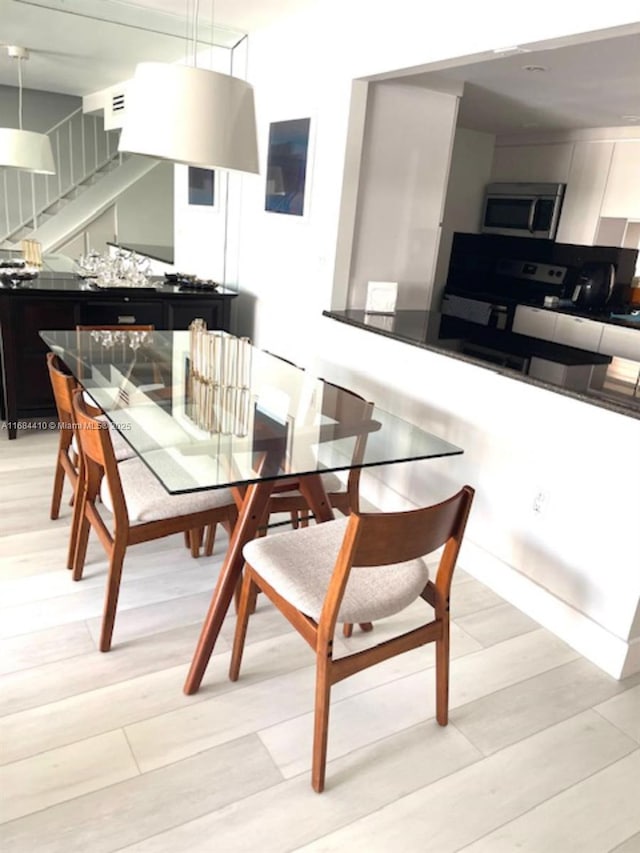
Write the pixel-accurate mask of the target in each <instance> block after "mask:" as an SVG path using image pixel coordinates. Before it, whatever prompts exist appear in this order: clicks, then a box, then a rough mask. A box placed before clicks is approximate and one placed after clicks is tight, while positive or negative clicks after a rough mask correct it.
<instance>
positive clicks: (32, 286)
mask: <svg viewBox="0 0 640 853" xmlns="http://www.w3.org/2000/svg"><path fill="white" fill-rule="evenodd" d="M149 283H150V286H149V287H98V286H97V285H96V284H92V283H90V282H89V281H88V280H87V279H85V278H82V277H80V276H77V275H76V276H73V275H69V274H68V273H53V272H41V273H40V274H39V275H38V277H37V278H33V279H28V280H26V281H22V282H19V283H18V284H16V285H7V284H5V285H2V284H0V293H4V292H11V293H20V292H25V291H26V292H31V291H34V290H42V291H47V292H49V293H51V292H55V293H83V294H87V293H92V294H93V293H95V294H96V296H119V297H125V296H128V297H131V296H136V297H139V296H143V297H147V298H149V297H153V296H156V295H157V296H187V297H191V296H195V297H200V298H207V297H209V296H228V297H232V296H237V293H236V291H235V290H230V289H229V288H227V287H224V286H223V285H218V286H217V288H216V289H215V290H197V289H195V288H194V289H193V290H190V289H189V290H181V289H180V287H179V286H178V285H175V284H166V283H165V279H164V278H163V277H162V276H151V277H150V278H149Z"/></svg>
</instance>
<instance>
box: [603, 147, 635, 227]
mask: <svg viewBox="0 0 640 853" xmlns="http://www.w3.org/2000/svg"><path fill="white" fill-rule="evenodd" d="M600 216H615V217H621V218H624V219H640V140H638V139H629V140H627V141H623V142H616V144H615V146H614V150H613V157H612V158H611V169H610V171H609V176H608V180H607V185H606V189H605V192H604V198H603V201H602V210H601V212H600Z"/></svg>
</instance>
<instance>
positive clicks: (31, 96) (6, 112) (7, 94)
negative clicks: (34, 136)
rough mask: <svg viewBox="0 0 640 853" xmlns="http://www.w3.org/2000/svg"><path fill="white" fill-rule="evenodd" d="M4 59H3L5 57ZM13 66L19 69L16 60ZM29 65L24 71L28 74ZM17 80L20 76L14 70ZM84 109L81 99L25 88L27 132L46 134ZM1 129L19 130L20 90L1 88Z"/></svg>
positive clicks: (16, 70) (9, 87)
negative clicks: (69, 116) (81, 108)
mask: <svg viewBox="0 0 640 853" xmlns="http://www.w3.org/2000/svg"><path fill="white" fill-rule="evenodd" d="M3 59H4V57H3ZM13 65H14V66H16V63H15V61H13ZM28 66H29V63H28V62H27V63H26V67H25V68H24V70H23V76H24V77H26V76H27V73H28ZM15 74H16V80H17V75H18V69H17V66H16V67H15ZM81 106H82V98H76V97H73V96H72V95H59V94H57V93H54V92H42V91H40V90H39V89H23V91H22V118H23V122H22V123H23V127H24V129H25V130H34V131H36V132H37V133H46V131H48V130H50V129H51V128H52V127H53V126H54V125H55V124H57V123H58V122H59V121H62V119H64V118H66V117H67V116H68V115H71V113H72V112H74V111H75V110H77V109H80V107H81ZM0 127H18V88H17V87H13V86H0Z"/></svg>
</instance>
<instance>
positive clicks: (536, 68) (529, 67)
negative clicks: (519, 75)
mask: <svg viewBox="0 0 640 853" xmlns="http://www.w3.org/2000/svg"><path fill="white" fill-rule="evenodd" d="M522 70H523V71H532V72H533V71H548V70H549V69H548V68H547V66H546V65H523V66H522Z"/></svg>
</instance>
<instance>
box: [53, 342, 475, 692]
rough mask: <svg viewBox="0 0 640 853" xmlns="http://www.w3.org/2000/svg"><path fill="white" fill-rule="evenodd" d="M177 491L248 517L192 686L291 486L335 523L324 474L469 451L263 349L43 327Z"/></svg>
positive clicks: (207, 625) (212, 610) (210, 616)
mask: <svg viewBox="0 0 640 853" xmlns="http://www.w3.org/2000/svg"><path fill="white" fill-rule="evenodd" d="M40 335H41V337H42V339H43V340H44V342H45V343H46V345H47V346H48V347H49V349H50V350H52V351H53V352H55V353H57V354H58V355H59V356H60V358H61V359H62V360H63V361H64V363H65V364H66V365H67V367H68V369H69V370H70V372H71V373H72V374H73V375H74V376H75V377H76V379H77V380H78V382H79V383H80V384H81V385H82V387H83V388H84V389H85V391H86V393H87V394H88V395H89V397H90V398H91V399H92V400H93V402H94V403H95V404H96V405H97V406H98V407H99V408H100V409H102V410H103V411H104V413H105V415H106V418H107V419H108V421H109V422H110V424H111V425H112V427H113V428H114V429H116V430H118V433H119V435H120V436H121V437H122V438H123V439H124V440H125V441H126V442H127V443H128V444H129V445H130V446H131V448H132V450H133V452H134V453H135V454H136V455H137V456H138V457H139V458H140V459H141V460H142V461H143V462H144V463H145V465H146V466H147V467H148V469H149V470H150V471H151V472H152V474H154V475H155V477H156V478H157V479H158V480H159V481H160V483H161V484H162V485H163V486H164V488H165V489H166V491H167V493H168V494H172V495H176V494H185V493H190V492H197V491H202V490H207V489H219V488H225V487H226V488H231V490H232V493H233V496H234V500H235V501H236V504H237V506H238V521H237V523H236V525H235V527H234V530H233V533H232V535H231V538H230V541H229V545H228V548H227V552H226V556H225V558H224V562H223V565H222V568H221V570H220V573H219V575H218V578H217V582H216V584H215V588H214V590H213V594H212V599H211V603H210V606H209V610H208V613H207V616H206V618H205V621H204V624H203V626H202V630H201V633H200V637H199V640H198V644H197V647H196V649H195V652H194V656H193V660H192V663H191V667H190V670H189V673H188V675H187V679H186V682H185V685H184V691H185V693H187V694H191V693H195V692H196V691H197V690H198V689H199V687H200V684H201V682H202V679H203V676H204V673H205V670H206V667H207V665H208V662H209V659H210V657H211V654H212V652H213V649H214V646H215V643H216V639H217V637H218V634H219V632H220V628H221V626H222V623H223V621H224V618H225V616H226V614H227V612H228V610H229V606H230V604H231V601H232V599H233V594H234V590H235V588H236V584H237V583H238V580H239V578H240V577H241V574H242V568H243V557H242V549H243V547H244V545H245V543H246V542H248V541H249V540H251V539H253V538H254V537H255V536H256V535H257V533H258V531H259V528H260V527H261V525H262V524H264V522H265V519H266V517H267V514H268V509H269V502H270V499H271V497H272V495H273V494H274V493H277V492H278V491H280V492H282V490H283V489H296V490H297V491H299V492H301V493H302V495H303V496H304V498H305V499H306V502H307V504H308V505H309V507H310V510H311V512H312V513H313V515H314V516H315V519H316V522H318V523H322V522H324V521H328V520H330V519H332V518H333V510H332V507H331V505H330V502H329V499H328V497H327V494H326V492H325V488H324V485H323V481H322V476H321V475H322V474H326V473H327V472H341V471H342V472H348V471H350V470H352V469H354V468H359V469H364V468H370V467H376V466H381V465H389V464H392V463H393V464H395V463H400V462H410V461H416V460H423V459H433V458H438V457H445V456H455V455H459V454H461V453H462V452H463V451H462V449H461V448H459V447H456V446H455V445H453V444H450V443H449V442H447V441H445V440H443V439H442V438H439V437H438V436H437V435H433V434H432V433H430V432H427V431H426V430H423V429H421V428H420V427H417V426H415V425H414V424H411V423H409V422H407V421H405V420H403V419H401V418H399V417H396V416H394V415H392V414H390V413H389V412H386V411H383V410H382V409H380V408H378V407H377V406H375V405H373V406H372V405H371V404H366V403H364V402H363V401H361V402H362V405H359V406H358V405H355V406H354V400H356V401H360V398H358V397H357V396H354V394H352V393H351V392H350V391H348V390H346V389H342V388H339V387H337V386H335V385H332V384H331V383H328V382H325V381H323V380H321V379H318V378H316V377H315V376H313V375H311V374H310V373H309V372H308V371H306V370H303V369H300V368H298V367H295V366H293V365H291V364H290V363H288V362H286V361H284V360H282V359H280V358H278V357H277V356H274V355H271V354H269V353H267V352H265V351H263V350H260V349H257V348H256V347H254V346H252V345H251V344H250V342H249V341H248V340H247V339H244V338H237V337H234V336H232V335H229V334H227V333H224V332H212V331H207V330H206V329H204V328H202V327H198V326H196V327H194V328H192V329H191V330H190V331H186V332H168V331H157V330H155V331H154V330H117V329H104V330H93V331H75V330H74V331H41V332H40Z"/></svg>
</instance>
